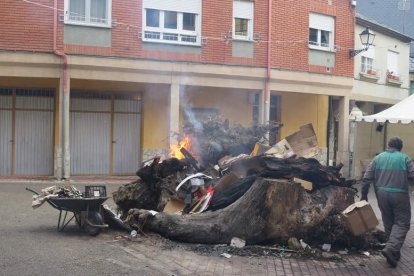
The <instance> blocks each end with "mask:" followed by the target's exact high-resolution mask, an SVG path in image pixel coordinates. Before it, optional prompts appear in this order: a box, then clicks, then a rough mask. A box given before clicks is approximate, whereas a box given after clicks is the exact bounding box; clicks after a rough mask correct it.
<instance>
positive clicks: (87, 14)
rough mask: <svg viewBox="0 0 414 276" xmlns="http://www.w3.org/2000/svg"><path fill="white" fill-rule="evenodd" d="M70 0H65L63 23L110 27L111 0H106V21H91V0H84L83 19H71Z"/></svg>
mask: <svg viewBox="0 0 414 276" xmlns="http://www.w3.org/2000/svg"><path fill="white" fill-rule="evenodd" d="M70 1H71V0H65V7H64V13H65V16H64V23H65V24H68V25H79V26H89V27H100V28H111V27H112V0H106V13H107V20H106V21H107V22H106V23H97V22H91V0H85V21H76V20H71V19H70V17H69V12H70V10H69V8H70Z"/></svg>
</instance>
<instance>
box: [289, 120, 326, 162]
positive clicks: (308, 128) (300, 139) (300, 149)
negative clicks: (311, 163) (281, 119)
mask: <svg viewBox="0 0 414 276" xmlns="http://www.w3.org/2000/svg"><path fill="white" fill-rule="evenodd" d="M285 139H286V141H287V143H289V145H290V147H291V148H292V151H293V152H295V153H296V155H297V156H300V157H305V158H311V157H315V156H317V155H318V154H319V152H320V148H319V147H318V140H317V139H316V134H315V131H314V129H313V126H312V124H307V125H304V126H301V127H300V130H299V131H297V132H295V133H293V134H292V135H289V136H287V137H286V138H285Z"/></svg>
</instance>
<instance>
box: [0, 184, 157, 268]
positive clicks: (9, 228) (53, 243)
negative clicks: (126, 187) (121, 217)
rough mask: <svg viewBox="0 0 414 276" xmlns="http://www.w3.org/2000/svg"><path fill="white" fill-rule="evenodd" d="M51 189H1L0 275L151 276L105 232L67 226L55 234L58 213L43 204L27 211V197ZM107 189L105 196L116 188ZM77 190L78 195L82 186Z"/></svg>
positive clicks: (20, 186) (17, 186)
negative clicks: (100, 232)
mask: <svg viewBox="0 0 414 276" xmlns="http://www.w3.org/2000/svg"><path fill="white" fill-rule="evenodd" d="M47 185H50V183H47V184H45V183H43V184H42V183H37V184H28V183H26V184H20V183H19V184H16V183H13V184H11V183H0V202H1V204H0V206H1V208H0V218H1V223H0V235H1V237H0V248H1V250H0V275H19V276H21V275H149V274H150V275H152V274H153V273H154V271H151V270H149V269H146V268H145V267H137V265H136V256H134V255H133V254H131V253H130V252H128V250H125V248H122V246H120V244H119V243H116V242H114V241H113V237H114V236H115V235H116V234H117V233H115V232H112V231H107V232H104V233H102V234H100V235H99V236H98V237H91V236H89V235H87V234H86V233H82V232H80V230H79V229H78V228H77V226H76V225H75V224H74V223H71V224H70V225H69V226H68V228H67V229H65V231H64V232H57V231H56V223H57V218H58V214H59V213H58V211H57V210H56V209H53V208H52V207H51V206H50V205H49V204H47V203H45V204H43V205H42V206H41V207H40V208H38V209H35V210H34V209H32V207H31V201H32V199H31V197H32V194H31V193H29V192H27V191H25V190H24V188H25V187H26V186H28V187H31V188H33V189H34V190H37V191H40V189H41V188H44V187H47ZM117 186H119V185H116V184H110V185H107V189H108V192H109V193H111V191H113V190H115V189H116V188H117ZM77 187H78V188H81V189H82V190H83V187H82V186H81V185H79V186H78V185H77Z"/></svg>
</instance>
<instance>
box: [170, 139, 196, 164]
mask: <svg viewBox="0 0 414 276" xmlns="http://www.w3.org/2000/svg"><path fill="white" fill-rule="evenodd" d="M181 148H185V149H186V150H188V151H189V152H190V153H191V154H192V152H191V140H190V137H189V136H185V137H184V138H183V139H182V140H181V141H180V142H179V143H178V145H170V157H175V158H177V159H183V158H185V156H184V155H183V154H182V153H181V151H180V149H181Z"/></svg>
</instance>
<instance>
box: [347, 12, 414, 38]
mask: <svg viewBox="0 0 414 276" xmlns="http://www.w3.org/2000/svg"><path fill="white" fill-rule="evenodd" d="M355 19H356V21H355V22H356V24H358V25H361V26H366V27H369V28H371V29H373V30H375V31H377V32H380V33H382V34H384V35H388V36H391V37H394V38H396V39H399V40H401V41H403V42H408V43H409V42H411V41H413V40H414V38H412V37H409V36H407V35H405V34H402V33H400V32H397V31H395V30H393V29H391V28H389V27H387V26H384V25H381V24H380V23H378V22H376V21H374V20H372V19H368V18H366V17H364V16H363V15H361V14H356V15H355Z"/></svg>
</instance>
